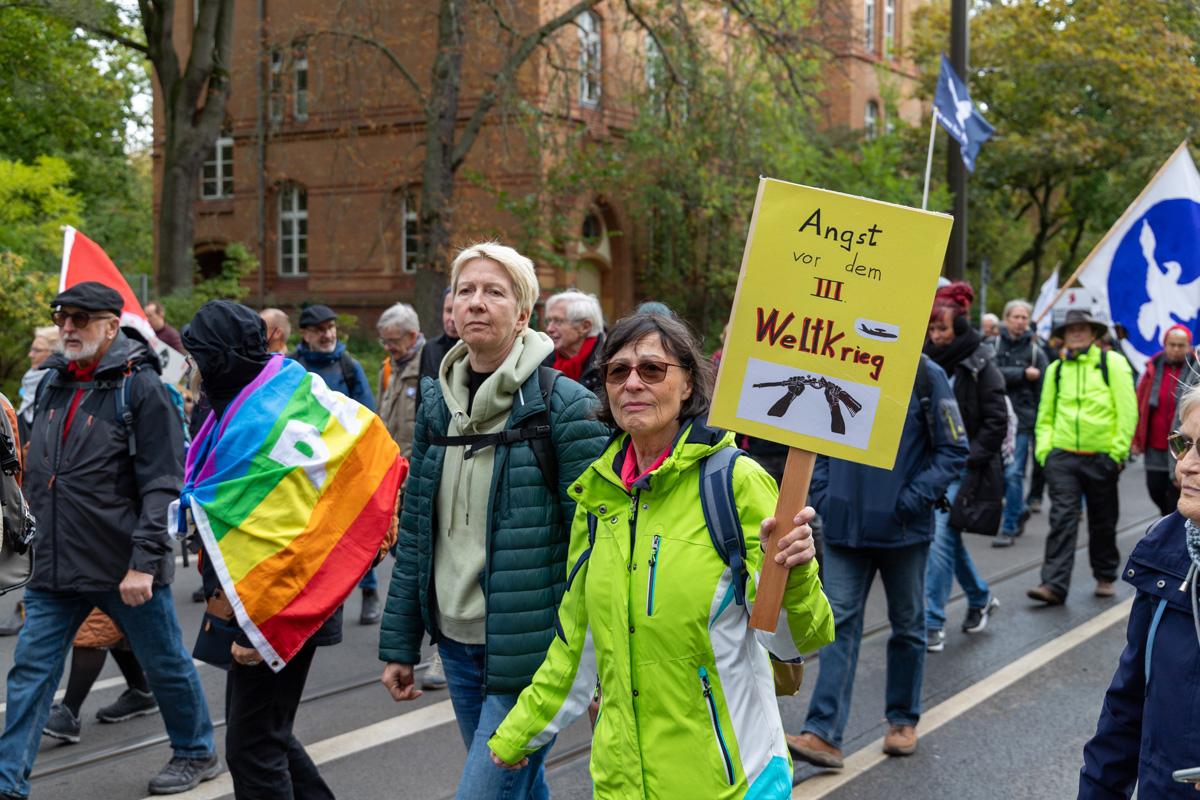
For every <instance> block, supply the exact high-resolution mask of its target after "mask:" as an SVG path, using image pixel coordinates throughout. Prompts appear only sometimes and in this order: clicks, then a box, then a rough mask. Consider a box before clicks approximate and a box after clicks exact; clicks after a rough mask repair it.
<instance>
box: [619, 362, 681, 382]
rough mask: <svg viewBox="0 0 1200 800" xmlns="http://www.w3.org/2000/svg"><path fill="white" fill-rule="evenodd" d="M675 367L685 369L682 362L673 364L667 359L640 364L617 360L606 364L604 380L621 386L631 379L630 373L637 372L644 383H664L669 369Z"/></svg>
mask: <svg viewBox="0 0 1200 800" xmlns="http://www.w3.org/2000/svg"><path fill="white" fill-rule="evenodd" d="M670 367H675V368H676V369H683V365H682V364H671V363H669V362H666V361H643V362H641V363H640V364H626V363H624V362H620V361H618V362H616V363H615V364H605V365H604V382H605V383H607V384H609V385H611V386H619V385H621V384H623V383H625V381H627V380H629V373H631V372H637V374H638V379H639V380H641V382H642V383H662V382H663V381H664V380H666V379H667V369H668V368H670Z"/></svg>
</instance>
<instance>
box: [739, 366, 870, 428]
mask: <svg viewBox="0 0 1200 800" xmlns="http://www.w3.org/2000/svg"><path fill="white" fill-rule="evenodd" d="M775 386H784V387H787V392H785V393H784V395H783V397H781V398H779V399H778V400H776V401H775V403H774V404H773V405H772V406H771V408H770V409H768V411H767V416H769V417H782V416H783V415H784V414H786V413H787V410H788V409H789V408H790V407H791V405H792V402H793V401H794V400H795V399H796V398H797V397H799V396H800V395H802V394H804V390H805V389H807V388H808V387H809V386H811V387H813V388H814V389H819V390H820V389H823V390H824V391H825V402H826V403H828V404H829V430H830V431H832V432H833V433H845V432H846V419H845V417H843V416H842V408H841V407H842V406H845V407H846V410H847V411H849V412H850V416H852V417H853V416H855V415H856V414H858V412H859V411H862V404H861V403H859V402H858V401H857V400H855V399H854V398H853V397H852V396H851V395H850V393H849V392H847V391H846V390H845V389H843V388H842V387H841V386H838V385H837V384H836V383H833V382H832V381H828V380H826V379H825V378H817V377H813V376H812V375H795V376H793V377H791V378H787V379H785V380H782V381H770V382H767V383H756V384H754V388H755V389H766V388H771V387H775Z"/></svg>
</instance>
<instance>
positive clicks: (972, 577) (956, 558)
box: [925, 480, 992, 630]
mask: <svg viewBox="0 0 1200 800" xmlns="http://www.w3.org/2000/svg"><path fill="white" fill-rule="evenodd" d="M961 483H962V481H961V480H956V481H954V483H952V484H950V485H949V486H948V487H947V488H946V499H947V500H949V501H950V502H951V504H953V503H954V498H955V497H957V496H958V487H959V486H960V485H961ZM955 578H958V582H959V584H960V585H961V586H962V587H963V592H964V593H965V594H966V595H967V605H968V606H970V607H971V608H983V607H984V606H986V605H987V603H988V598H990V597H991V596H992V593H991V590H990V589H989V588H988V585H987V581H985V580H984V579H983V578H982V577H980V575H979V573H978V572H976V571H975V562H973V561H972V560H971V554H970V553H968V552H967V548H966V546H965V545H964V544H963V540H962V533H961V532H960V531H957V530H955V529H954V528H951V527H950V512H948V511H937V512H934V518H933V546H932V547H931V548H930V550H929V564H928V565H927V566H926V568H925V627H926V628H928V629H931V630H934V629H936V630H941V629H942V628H944V627H946V601H947V600H948V599H949V598H950V588H951V587H952V586H953V584H954V579H955Z"/></svg>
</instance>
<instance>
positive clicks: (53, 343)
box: [33, 325, 58, 350]
mask: <svg viewBox="0 0 1200 800" xmlns="http://www.w3.org/2000/svg"><path fill="white" fill-rule="evenodd" d="M33 338H34V339H45V340H46V344H48V345H50V349H51V350H57V349H58V326H57V325H47V326H45V327H44V328H34V329H33Z"/></svg>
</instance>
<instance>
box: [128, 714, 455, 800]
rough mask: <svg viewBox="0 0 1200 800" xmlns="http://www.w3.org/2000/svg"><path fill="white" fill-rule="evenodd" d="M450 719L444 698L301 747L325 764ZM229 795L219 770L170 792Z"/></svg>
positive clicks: (228, 781) (193, 798)
mask: <svg viewBox="0 0 1200 800" xmlns="http://www.w3.org/2000/svg"><path fill="white" fill-rule="evenodd" d="M453 721H454V707H453V706H452V705H451V704H450V701H449V700H443V701H441V702H440V703H434V704H433V705H428V706H424V707H422V708H418V709H417V710H416V711H410V712H408V713H407V714H401V715H400V716H398V717H392V718H391V719H385V720H383V721H382V722H376V723H375V724H374V725H368V726H366V727H365V728H358V729H357V730H353V731H350V732H349V733H343V734H341V735H339V736H333V737H330V738H328V739H322V740H321V741H319V742H315V743H314V744H308V745H305V746H304V749H305V750H307V751H308V755H309V757H310V758H311V759H312V760H313V763H315V764H317V765H320V764H326V763H328V762H330V761H336V760H337V759H339V758H345V757H346V756H352V755H354V754H355V753H361V752H363V751H364V750H371V749H372V748H375V747H380V746H381V745H385V744H389V743H390V742H394V741H396V740H398V739H403V738H404V737H406V736H412V735H413V734H414V733H421V732H422V731H427V730H429V729H430V728H436V727H437V726H438V725H445V724H446V723H447V722H453ZM229 794H233V779H232V778H231V777H230V776H229V773H228V772H222V773H221V774H220V775H218V776H217V777H216V778H214V779H213V780H211V781H208V782H207V783H202V784H200V785H199V786H197V787H196V788H195V789H192V790H191V791H190V792H183V793H182V794H176V795H172V797H175V798H177V799H178V800H217V798H220V797H225V796H226V795H229ZM143 800H157V798H155V797H146V798H143Z"/></svg>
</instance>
